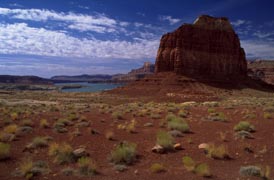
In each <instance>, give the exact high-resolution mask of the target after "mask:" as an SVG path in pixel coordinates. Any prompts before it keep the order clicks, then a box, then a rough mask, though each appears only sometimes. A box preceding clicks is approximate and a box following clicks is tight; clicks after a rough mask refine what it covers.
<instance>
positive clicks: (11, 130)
mask: <svg viewBox="0 0 274 180" xmlns="http://www.w3.org/2000/svg"><path fill="white" fill-rule="evenodd" d="M17 131H18V126H17V125H16V124H11V125H8V126H6V127H5V128H4V132H5V133H9V134H16V133H17Z"/></svg>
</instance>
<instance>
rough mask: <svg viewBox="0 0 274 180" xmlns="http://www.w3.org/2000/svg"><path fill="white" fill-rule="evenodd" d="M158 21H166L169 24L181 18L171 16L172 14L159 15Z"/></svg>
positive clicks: (175, 22)
mask: <svg viewBox="0 0 274 180" xmlns="http://www.w3.org/2000/svg"><path fill="white" fill-rule="evenodd" d="M159 20H160V21H168V22H169V24H170V25H174V24H177V23H178V22H180V21H181V19H177V18H173V17H172V16H159Z"/></svg>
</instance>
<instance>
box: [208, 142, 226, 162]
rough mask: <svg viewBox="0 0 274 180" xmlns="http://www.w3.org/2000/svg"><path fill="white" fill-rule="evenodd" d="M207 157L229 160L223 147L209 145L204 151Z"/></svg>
mask: <svg viewBox="0 0 274 180" xmlns="http://www.w3.org/2000/svg"><path fill="white" fill-rule="evenodd" d="M205 150H206V152H207V156H208V157H211V158H213V159H227V158H229V153H228V150H227V148H226V147H225V146H224V145H220V146H216V145H215V144H209V145H208V147H207V148H206V149H205Z"/></svg>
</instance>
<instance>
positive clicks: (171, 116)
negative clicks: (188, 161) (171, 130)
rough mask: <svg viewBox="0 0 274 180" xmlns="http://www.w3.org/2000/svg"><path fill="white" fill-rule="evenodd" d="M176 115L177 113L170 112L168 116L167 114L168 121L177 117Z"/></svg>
mask: <svg viewBox="0 0 274 180" xmlns="http://www.w3.org/2000/svg"><path fill="white" fill-rule="evenodd" d="M176 118H177V117H176V115H175V114H172V113H169V114H168V115H167V116H166V121H171V120H173V119H176Z"/></svg>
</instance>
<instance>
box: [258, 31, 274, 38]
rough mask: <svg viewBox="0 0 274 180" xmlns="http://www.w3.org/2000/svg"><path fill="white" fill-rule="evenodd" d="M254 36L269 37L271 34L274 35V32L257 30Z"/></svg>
mask: <svg viewBox="0 0 274 180" xmlns="http://www.w3.org/2000/svg"><path fill="white" fill-rule="evenodd" d="M253 35H254V36H256V37H258V38H267V37H269V36H274V32H262V31H257V32H255V33H253Z"/></svg>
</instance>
